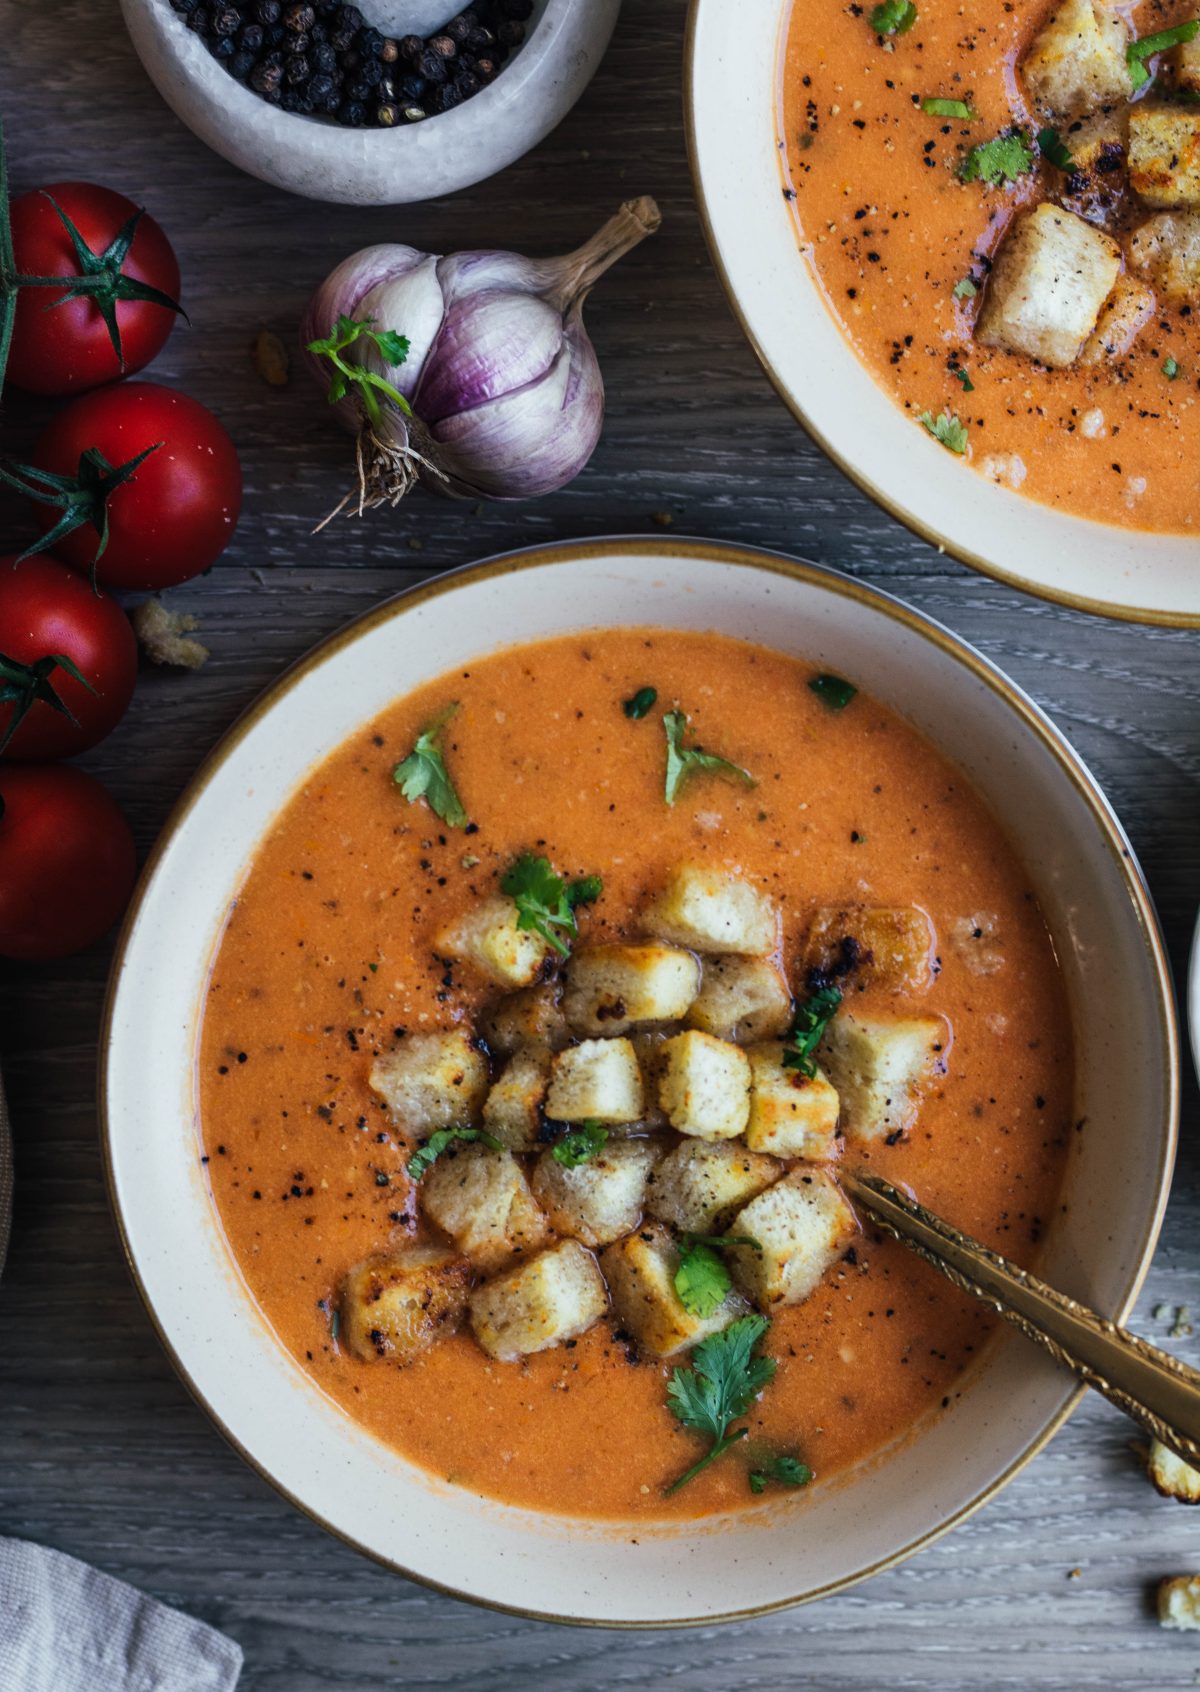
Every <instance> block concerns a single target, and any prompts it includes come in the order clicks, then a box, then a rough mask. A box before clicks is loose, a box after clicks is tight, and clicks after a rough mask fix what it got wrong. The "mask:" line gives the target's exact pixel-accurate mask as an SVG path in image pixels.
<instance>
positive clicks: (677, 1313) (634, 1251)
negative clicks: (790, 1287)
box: [600, 1223, 746, 1357]
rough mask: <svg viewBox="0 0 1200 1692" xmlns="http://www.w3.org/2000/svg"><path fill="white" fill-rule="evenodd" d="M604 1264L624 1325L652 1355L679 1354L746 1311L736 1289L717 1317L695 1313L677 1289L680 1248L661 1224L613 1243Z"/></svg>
mask: <svg viewBox="0 0 1200 1692" xmlns="http://www.w3.org/2000/svg"><path fill="white" fill-rule="evenodd" d="M600 1267H601V1268H602V1269H603V1271H604V1277H605V1279H606V1280H607V1282H608V1291H609V1295H610V1297H611V1298H612V1302H613V1309H614V1310H615V1311H616V1314H617V1317H618V1319H619V1321H620V1323H621V1326H622V1327H623V1328H625V1329H626V1330H627V1331H628V1332H629V1333H631V1334H632V1335H633V1338H634V1341H635V1342H636V1344H637V1346H638V1349H639V1350H641V1351H644V1352H647V1353H648V1354H649V1355H650V1356H652V1357H676V1356H678V1354H679V1353H680V1352H681V1351H686V1350H687V1349H688V1348H689V1346H693V1345H696V1344H697V1343H698V1342H699V1341H700V1340H702V1339H707V1338H708V1336H709V1335H710V1334H716V1333H719V1332H720V1331H721V1329H722V1328H727V1327H728V1326H729V1324H730V1323H731V1322H733V1321H736V1320H737V1318H738V1317H739V1316H743V1315H745V1313H746V1305H745V1302H744V1301H743V1299H741V1298H740V1297H739V1296H738V1294H737V1293H736V1292H733V1291H732V1290H731V1291H730V1292H729V1293H728V1294H727V1296H726V1297H725V1299H724V1300H723V1301H722V1303H720V1304H719V1305H718V1306H717V1308H716V1309H715V1310H714V1311H713V1313H712V1315H711V1316H704V1317H701V1316H692V1315H689V1313H688V1312H687V1311H686V1310H685V1309H684V1307H683V1305H682V1303H681V1302H680V1299H679V1294H678V1293H677V1292H676V1291H675V1271H676V1270H677V1269H678V1267H679V1248H678V1246H677V1245H676V1244H675V1242H674V1240H673V1239H672V1238H671V1236H670V1234H669V1233H668V1232H667V1230H666V1229H665V1228H660V1227H659V1226H658V1225H657V1224H656V1223H650V1224H649V1225H648V1226H647V1227H645V1228H640V1229H639V1230H638V1232H637V1233H636V1234H630V1235H628V1236H627V1237H626V1238H625V1239H623V1240H619V1241H618V1242H617V1244H616V1245H610V1246H609V1247H608V1249H607V1251H604V1252H602V1253H601V1256H600Z"/></svg>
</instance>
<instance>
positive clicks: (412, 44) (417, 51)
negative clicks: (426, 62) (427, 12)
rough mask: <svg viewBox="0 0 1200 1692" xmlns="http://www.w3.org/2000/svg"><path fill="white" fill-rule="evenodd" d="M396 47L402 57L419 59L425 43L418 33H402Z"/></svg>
mask: <svg viewBox="0 0 1200 1692" xmlns="http://www.w3.org/2000/svg"><path fill="white" fill-rule="evenodd" d="M396 47H397V50H398V51H399V54H400V57H401V58H402V59H419V58H420V56H421V54H422V53H423V52H424V51H425V43H424V42H423V41H422V40H421V37H420V36H419V35H402V36H401V37H400V39H399V41H397V43H396Z"/></svg>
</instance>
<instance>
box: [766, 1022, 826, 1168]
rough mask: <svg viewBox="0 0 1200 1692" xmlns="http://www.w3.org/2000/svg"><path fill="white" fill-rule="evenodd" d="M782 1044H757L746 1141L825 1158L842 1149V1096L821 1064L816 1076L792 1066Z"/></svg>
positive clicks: (784, 1152) (815, 1159)
mask: <svg viewBox="0 0 1200 1692" xmlns="http://www.w3.org/2000/svg"><path fill="white" fill-rule="evenodd" d="M783 1053H784V1048H783V1046H782V1045H780V1044H771V1045H765V1046H751V1047H750V1050H749V1051H748V1052H747V1054H746V1055H747V1056H748V1057H749V1059H750V1072H751V1076H752V1078H753V1079H752V1085H751V1088H750V1120H749V1122H747V1124H746V1144H747V1145H748V1146H749V1147H750V1150H751V1151H756V1152H772V1153H773V1154H774V1155H775V1156H776V1157H802V1158H806V1159H807V1160H808V1161H809V1162H810V1163H824V1162H826V1161H828V1159H829V1158H831V1157H833V1156H834V1155H835V1154H836V1152H837V1135H838V1111H839V1108H840V1107H839V1104H838V1096H837V1094H836V1093H835V1092H834V1090H833V1088H832V1087H831V1086H830V1085H829V1082H828V1081H827V1080H826V1079H825V1077H824V1076H823V1075H822V1074H821V1071H820V1070H819V1069H818V1070H817V1073H816V1074H815V1075H814V1076H813V1077H812V1078H811V1079H810V1078H809V1077H808V1076H807V1075H804V1074H802V1073H801V1071H800V1070H798V1069H787V1068H785V1067H784V1062H783Z"/></svg>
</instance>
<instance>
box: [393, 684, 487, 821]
mask: <svg viewBox="0 0 1200 1692" xmlns="http://www.w3.org/2000/svg"><path fill="white" fill-rule="evenodd" d="M457 710H458V705H457V703H455V704H453V705H447V707H446V709H445V710H444V711H442V712H440V713H439V715H438V716H436V717H435V718H434V719H433V721H432V722H431V723H427V724H426V725H425V727H424V728H423V729H422V730H421V732H420V734H419V735H418V736H417V744H416V745H415V746H414V747H413V749H412V751H411V752H410V753H409V755H408V757H407V758H405V760H404V762H403V763H401V764H397V765H396V768H395V769H394V770H393V771H392V779H393V780H394V781H395V782H396V783H397V784H398V786H399V788H400V791H401V793H403V795H404V797H405V798H406V799H407V800H408V802H409V804H410V805H413V804H415V803H416V802H417V800H418V799H424V801H425V803H426V804H427V805H428V806H429V809H430V810H431V811H432V812H433V814H434V815H435V816H438V817H441V819H442V821H443V822H444V823H449V825H450V827H451V828H466V826H467V823H468V821H469V818H468V816H467V813H466V809H465V807H464V806H463V802H462V800H461V799H460V798H459V796H458V792H457V790H456V788H455V786H454V783H453V782H452V781H451V779H450V772H449V771H448V770H447V768H446V761H445V759H444V758H443V757H442V751H441V747H440V746H439V744H438V742H439V741H440V739H441V734H442V730H443V729H444V728H445V726H446V724H447V723H448V722H449V721H450V719H451V717H452V716H453V715H454V713H455V712H456V711H457Z"/></svg>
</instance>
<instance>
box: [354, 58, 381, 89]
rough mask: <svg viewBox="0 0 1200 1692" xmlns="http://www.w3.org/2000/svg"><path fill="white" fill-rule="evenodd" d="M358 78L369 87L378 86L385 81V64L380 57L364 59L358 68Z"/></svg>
mask: <svg viewBox="0 0 1200 1692" xmlns="http://www.w3.org/2000/svg"><path fill="white" fill-rule="evenodd" d="M358 80H359V81H360V82H365V83H366V85H367V87H368V88H378V87H379V84H380V83H381V82H382V81H383V66H382V65H381V64H380V62H379V60H378V59H364V60H363V62H362V64H361V65H360V66H359V70H358Z"/></svg>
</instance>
